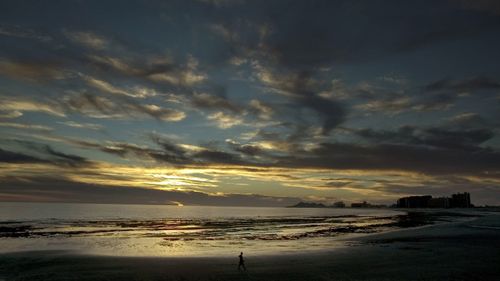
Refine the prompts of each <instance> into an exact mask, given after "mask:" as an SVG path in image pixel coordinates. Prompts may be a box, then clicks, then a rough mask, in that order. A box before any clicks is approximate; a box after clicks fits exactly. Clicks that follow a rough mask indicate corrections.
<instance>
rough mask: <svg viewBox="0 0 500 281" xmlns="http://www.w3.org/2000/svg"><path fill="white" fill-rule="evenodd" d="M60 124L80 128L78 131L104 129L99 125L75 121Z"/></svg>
mask: <svg viewBox="0 0 500 281" xmlns="http://www.w3.org/2000/svg"><path fill="white" fill-rule="evenodd" d="M58 123H59V124H63V125H65V126H68V127H72V128H78V129H89V130H102V129H103V128H104V127H103V126H102V125H99V124H94V123H78V122H75V121H64V122H58Z"/></svg>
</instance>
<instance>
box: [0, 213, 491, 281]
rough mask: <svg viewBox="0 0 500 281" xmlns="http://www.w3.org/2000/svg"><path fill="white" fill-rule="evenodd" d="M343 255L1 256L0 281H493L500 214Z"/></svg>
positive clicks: (363, 241)
mask: <svg viewBox="0 0 500 281" xmlns="http://www.w3.org/2000/svg"><path fill="white" fill-rule="evenodd" d="M345 243H346V244H347V245H348V247H345V248H336V249H332V250H325V251H322V252H316V253H308V254H301V255H295V254H294V255H280V256H252V255H251V253H246V266H247V268H248V271H246V272H240V271H238V269H237V265H238V257H237V255H238V254H239V253H238V252H236V253H235V255H234V257H231V258H228V257H224V258H156V257H151V258H144V257H104V256H85V255H78V254H76V253H72V252H58V251H50V252H22V253H10V254H4V255H1V256H0V280H455V281H457V280H500V266H499V265H500V214H498V213H497V214H494V213H492V214H490V215H486V216H483V217H480V218H476V219H471V220H468V221H465V222H453V223H443V224H436V225H429V226H424V227H417V228H410V229H404V230H400V231H394V232H388V233H381V234H374V235H368V236H363V237H358V238H349V239H346V240H345Z"/></svg>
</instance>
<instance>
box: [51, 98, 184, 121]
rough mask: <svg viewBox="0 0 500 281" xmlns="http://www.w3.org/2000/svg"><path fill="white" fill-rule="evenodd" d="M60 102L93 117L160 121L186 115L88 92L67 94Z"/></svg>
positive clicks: (156, 106) (172, 119) (174, 110)
mask: <svg viewBox="0 0 500 281" xmlns="http://www.w3.org/2000/svg"><path fill="white" fill-rule="evenodd" d="M61 104H62V106H64V107H65V108H67V110H69V111H74V112H79V113H81V114H83V115H86V116H89V117H93V118H119V119H124V118H126V117H127V116H129V117H130V116H136V117H137V116H138V117H141V116H150V117H153V118H155V119H157V120H161V121H168V122H177V121H181V120H183V119H184V118H185V117H186V114H185V113H184V112H182V111H179V110H176V109H171V108H163V107H160V106H158V105H155V104H142V103H137V102H135V101H133V100H130V99H121V100H120V101H119V102H118V101H114V100H111V99H108V98H104V97H100V96H95V95H91V94H88V93H81V94H76V95H67V96H65V97H64V99H63V101H62V102H61Z"/></svg>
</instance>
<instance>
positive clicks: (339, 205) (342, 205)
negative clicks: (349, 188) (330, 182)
mask: <svg viewBox="0 0 500 281" xmlns="http://www.w3.org/2000/svg"><path fill="white" fill-rule="evenodd" d="M333 207H334V208H345V203H344V202H342V201H339V202H335V203H333Z"/></svg>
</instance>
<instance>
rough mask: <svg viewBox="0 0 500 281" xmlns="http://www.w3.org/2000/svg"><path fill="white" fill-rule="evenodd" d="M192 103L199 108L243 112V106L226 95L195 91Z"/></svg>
mask: <svg viewBox="0 0 500 281" xmlns="http://www.w3.org/2000/svg"><path fill="white" fill-rule="evenodd" d="M191 103H192V105H193V106H194V107H196V108H199V109H209V110H220V109H222V110H228V111H231V112H233V113H241V112H242V111H243V108H242V107H241V106H239V105H237V104H236V103H234V102H232V101H230V100H229V99H228V98H227V97H226V96H225V95H223V94H220V95H212V94H208V93H194V95H193V96H192V97H191Z"/></svg>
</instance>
